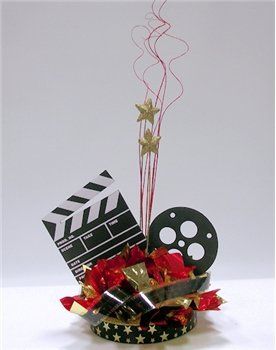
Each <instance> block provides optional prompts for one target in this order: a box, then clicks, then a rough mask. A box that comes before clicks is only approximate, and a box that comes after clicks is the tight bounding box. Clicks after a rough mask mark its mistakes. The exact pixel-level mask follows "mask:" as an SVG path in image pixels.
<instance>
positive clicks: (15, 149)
mask: <svg viewBox="0 0 276 350" xmlns="http://www.w3.org/2000/svg"><path fill="white" fill-rule="evenodd" d="M148 8H149V3H136V2H112V3H110V2H102V3H94V2H90V3H89V2H83V3H77V2H75V3H55V2H53V3H34V2H30V3H24V2H22V3H16V2H14V3H13V2H10V3H8V2H6V3H4V4H3V7H2V21H3V24H2V35H3V47H2V48H3V57H2V58H3V129H4V142H3V158H4V159H3V166H4V174H3V175H4V182H3V196H4V201H3V203H4V207H3V249H2V252H3V277H4V279H3V282H4V286H6V287H9V288H5V292H4V295H5V304H4V307H5V308H4V312H5V323H4V324H5V349H21V348H24V349H63V348H64V349H76V346H77V347H78V349H90V348H91V346H93V345H92V344H91V339H90V333H89V334H87V332H86V331H85V329H86V328H84V327H83V328H82V327H81V325H80V323H79V322H81V321H80V320H77V318H74V319H73V318H72V317H73V316H72V315H70V314H69V313H65V312H64V310H63V309H62V308H61V306H60V305H59V304H58V298H59V297H62V296H63V294H62V293H63V291H64V293H65V291H66V293H68V294H69V295H70V294H74V293H75V294H76V293H77V292H78V287H77V285H76V283H75V281H74V278H73V277H72V275H71V273H70V271H69V270H68V269H67V267H66V264H65V263H64V261H63V259H62V257H61V255H60V254H59V253H58V251H57V250H56V248H55V246H54V244H53V242H52V240H51V239H50V237H49V235H48V233H47V231H46V229H45V228H44V227H43V225H42V223H41V218H42V217H43V216H45V214H47V213H48V212H49V211H51V210H52V209H53V208H55V207H56V205H57V204H59V203H60V202H61V201H63V199H65V198H67V197H68V196H70V195H71V194H72V193H73V192H74V191H76V190H78V189H79V188H80V187H81V186H82V185H84V184H85V183H87V182H88V181H89V180H90V179H92V178H93V177H95V176H96V175H97V174H98V173H99V172H100V171H103V170H104V169H107V170H109V171H110V173H111V174H112V175H113V177H114V178H115V179H116V181H117V182H118V184H119V188H120V189H121V191H122V193H123V195H124V197H125V198H126V200H127V202H128V204H129V206H130V207H131V209H132V210H133V213H134V214H135V215H136V217H137V218H138V159H137V137H138V124H137V123H136V117H137V111H136V110H135V108H134V104H135V103H137V102H138V103H139V102H141V100H142V98H143V94H144V90H143V88H142V86H141V85H140V84H139V83H138V81H137V80H136V79H135V77H134V74H133V72H132V69H131V63H132V61H133V59H134V58H135V57H136V54H137V51H136V49H135V47H134V46H133V44H132V43H131V40H130V30H131V28H132V26H133V25H135V24H137V23H141V22H143V17H144V14H145V13H146V12H147V9H148ZM273 13H274V11H273V3H272V2H231V3H230V2H193V3H192V2H169V3H168V4H167V6H166V8H165V11H164V17H165V18H167V19H168V20H169V21H170V22H171V23H172V25H173V32H174V33H176V34H177V35H179V36H182V37H183V38H184V39H185V40H187V41H188V43H189V45H190V47H191V50H190V52H189V54H188V55H186V56H185V57H184V58H183V60H182V61H181V63H178V64H177V66H176V67H177V69H178V72H179V73H180V75H181V76H182V77H183V82H184V88H185V95H184V98H183V99H182V100H181V101H180V102H178V103H177V104H176V105H175V106H174V108H173V109H171V110H170V112H168V114H167V116H166V119H165V120H164V124H163V130H162V141H161V147H160V164H159V174H158V187H157V193H156V205H155V209H154V215H153V216H156V215H157V214H158V213H160V212H161V211H163V210H165V209H167V208H169V207H173V206H188V207H192V208H195V209H197V210H199V211H201V212H203V213H204V214H205V215H206V216H207V217H208V218H209V219H210V220H211V222H212V223H213V224H214V226H215V228H216V230H217V233H218V236H219V243H220V247H219V254H218V257H217V260H216V262H215V264H214V265H213V267H212V275H213V286H214V287H220V286H222V287H223V288H224V290H223V291H222V292H221V295H223V296H224V297H225V298H226V299H228V300H229V301H230V303H229V304H226V305H225V306H224V311H223V312H222V313H219V314H218V315H213V316H212V317H213V318H212V321H213V322H214V323H208V322H207V323H204V322H203V323H201V326H199V328H197V329H196V330H195V331H194V332H195V333H194V334H195V336H194V337H191V338H186V339H187V340H186V341H188V342H189V346H192V344H193V345H194V347H195V348H197V349H198V348H205V349H209V348H210V349H216V348H218V349H222V348H224V349H253V348H254V349H264V348H266V349H271V348H272V347H273V345H272V337H271V334H272V330H271V327H272V323H271V311H270V310H271V309H270V308H271V307H272V304H273V302H272V297H271V283H269V282H267V281H266V282H265V281H264V280H259V281H255V280H251V281H249V280H247V279H250V278H269V277H270V278H271V277H272V276H273V254H274V252H273V246H274V237H273V195H274V189H273V178H274V174H273V129H274V125H273V114H274V106H273V95H274V91H273V71H274V67H273V63H274V42H273V40H274V38H273V22H274V18H273ZM166 45H168V46H167V48H168V50H170V49H171V47H170V45H171V44H170V42H168V43H167V44H166ZM172 49H173V48H172ZM242 279H245V281H242ZM220 282H221V284H220ZM66 284H67V285H71V287H62V285H66ZM45 285H48V286H54V285H59V286H60V287H52V288H51V287H50V288H49V287H48V288H47V287H43V286H45ZM14 286H16V287H23V288H19V289H14ZM26 286H29V287H28V288H26ZM38 286H39V287H38ZM66 288H67V289H66ZM55 301H56V303H55ZM41 305H43V307H44V311H43V313H42V314H41V313H40V312H39V313H38V311H41V307H42V306H41ZM251 305H254V307H253V308H252V307H251ZM37 316H38V317H37ZM40 317H42V319H40ZM70 322H71V323H70ZM77 325H78V326H77ZM83 332H86V333H83ZM81 334H82V336H81ZM94 338H95V337H94ZM94 338H93V339H94ZM11 339H13V340H11ZM93 342H95V343H96V344H98V343H99V344H105V346H106V348H108V349H111V348H114V349H115V348H117V347H119V345H118V346H117V345H116V344H112V343H109V342H105V341H103V340H100V339H99V338H97V340H96V339H94V340H93ZM93 342H92V343H93ZM76 344H78V345H76ZM111 344H112V345H111ZM177 344H178V343H177ZM179 344H180V343H179ZM181 344H182V343H181ZM181 344H180V345H181ZM182 345H183V344H182ZM182 345H181V346H182Z"/></svg>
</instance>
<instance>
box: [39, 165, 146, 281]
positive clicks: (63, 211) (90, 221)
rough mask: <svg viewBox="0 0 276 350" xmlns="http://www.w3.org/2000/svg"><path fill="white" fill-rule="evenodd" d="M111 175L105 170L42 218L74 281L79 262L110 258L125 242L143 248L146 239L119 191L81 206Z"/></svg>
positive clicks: (79, 274)
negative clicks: (86, 205)
mask: <svg viewBox="0 0 276 350" xmlns="http://www.w3.org/2000/svg"><path fill="white" fill-rule="evenodd" d="M112 183H114V179H113V178H112V177H111V176H110V174H109V173H108V172H107V171H106V170H105V171H104V172H102V173H101V174H100V175H98V176H97V177H96V178H95V179H93V180H92V181H91V182H89V183H88V184H86V185H85V186H84V187H82V188H81V189H80V190H79V191H77V192H76V193H74V194H73V195H72V196H71V197H69V198H68V199H67V200H66V201H64V202H63V203H62V204H60V205H59V206H58V207H57V208H55V209H54V210H53V211H51V213H49V214H48V215H46V216H45V217H44V219H43V220H42V221H43V223H44V225H45V227H46V228H47V230H48V232H49V234H50V236H51V237H52V239H53V241H54V242H55V244H56V246H57V248H58V249H59V251H60V253H61V254H62V256H63V258H64V260H65V261H66V263H67V265H68V267H69V268H70V270H71V271H72V273H73V275H74V277H75V278H76V279H77V281H82V280H83V278H84V271H83V268H82V266H83V265H87V266H89V267H90V266H92V265H94V264H95V263H96V261H97V260H98V259H104V258H105V259H106V258H111V257H112V256H114V255H116V254H118V253H120V252H121V251H122V249H123V248H124V246H125V245H126V244H129V246H134V245H139V246H140V247H141V248H143V249H144V248H145V246H146V239H145V236H144V234H143V233H142V231H141V229H140V227H139V225H138V223H137V221H136V220H135V218H134V216H133V215H132V213H131V211H130V209H129V207H128V206H127V204H126V202H125V200H124V198H123V196H122V195H121V193H120V191H119V190H117V191H115V192H113V193H111V194H110V195H109V196H107V197H105V198H103V199H102V200H99V201H97V202H96V203H94V204H93V205H91V206H89V207H86V208H84V209H83V210H80V209H81V207H82V206H84V204H86V203H88V202H89V201H90V200H91V199H96V197H97V196H98V195H99V194H100V193H101V192H102V191H104V190H105V189H106V188H108V187H109V186H110V185H111V184H112Z"/></svg>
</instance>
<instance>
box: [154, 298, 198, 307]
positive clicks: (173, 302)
mask: <svg viewBox="0 0 276 350" xmlns="http://www.w3.org/2000/svg"><path fill="white" fill-rule="evenodd" d="M191 302H192V299H189V298H186V297H178V298H174V299H169V300H165V301H163V302H162V303H158V304H157V306H158V307H162V306H183V307H184V308H185V309H188V307H189V306H190V305H191Z"/></svg>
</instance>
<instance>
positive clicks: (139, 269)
mask: <svg viewBox="0 0 276 350" xmlns="http://www.w3.org/2000/svg"><path fill="white" fill-rule="evenodd" d="M123 273H124V274H125V276H126V278H127V280H128V282H129V283H130V284H131V285H132V286H133V287H134V288H135V289H136V290H137V291H142V290H145V289H148V288H150V287H151V285H150V279H149V275H148V271H147V268H146V265H145V263H140V264H136V265H132V266H130V267H126V268H124V269H123Z"/></svg>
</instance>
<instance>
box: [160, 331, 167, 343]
mask: <svg viewBox="0 0 276 350" xmlns="http://www.w3.org/2000/svg"><path fill="white" fill-rule="evenodd" d="M168 335H169V334H168V333H165V332H163V334H162V335H160V337H161V339H162V341H165V340H168Z"/></svg>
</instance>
